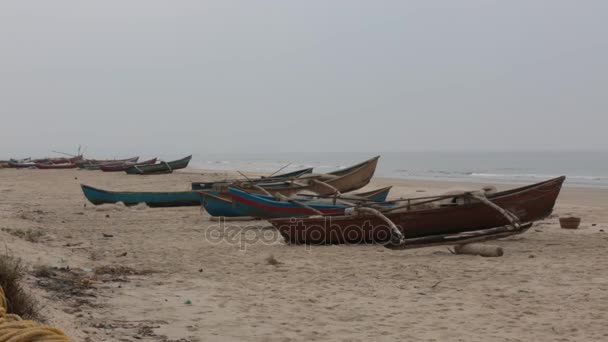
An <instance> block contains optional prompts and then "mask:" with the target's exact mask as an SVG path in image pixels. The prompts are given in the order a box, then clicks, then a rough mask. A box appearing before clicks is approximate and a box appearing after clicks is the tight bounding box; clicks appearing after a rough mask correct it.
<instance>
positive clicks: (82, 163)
mask: <svg viewBox="0 0 608 342" xmlns="http://www.w3.org/2000/svg"><path fill="white" fill-rule="evenodd" d="M138 160H139V157H132V158H127V159H100V160H97V159H80V160H79V161H76V162H74V164H76V166H78V168H80V169H88V170H98V169H99V167H98V166H99V165H102V164H112V163H137V161H138Z"/></svg>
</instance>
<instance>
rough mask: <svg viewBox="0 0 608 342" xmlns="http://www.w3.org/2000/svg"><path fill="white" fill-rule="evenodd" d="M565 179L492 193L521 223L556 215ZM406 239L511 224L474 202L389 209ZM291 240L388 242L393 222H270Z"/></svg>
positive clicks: (350, 219) (358, 219)
mask: <svg viewBox="0 0 608 342" xmlns="http://www.w3.org/2000/svg"><path fill="white" fill-rule="evenodd" d="M564 180H565V177H559V178H556V179H552V180H549V181H546V182H542V183H538V184H534V185H531V186H527V187H523V188H518V189H513V190H509V191H505V192H500V193H496V194H494V195H492V196H488V199H489V200H491V201H492V202H493V203H495V204H496V205H498V206H500V207H501V208H504V209H507V210H509V211H510V212H512V213H513V214H515V215H517V217H518V218H519V220H520V221H521V222H533V221H537V220H541V219H543V218H545V217H547V216H548V215H550V214H551V212H552V210H553V207H554V205H555V202H556V200H557V197H558V195H559V192H560V189H561V186H562V184H563V182H564ZM386 216H387V217H388V218H389V219H390V220H391V221H392V222H393V223H395V225H396V226H397V227H398V228H399V229H400V230H401V232H402V233H403V235H404V237H405V238H418V237H424V236H432V235H440V234H454V233H461V232H468V231H478V230H483V229H490V228H494V227H500V226H505V225H508V224H510V222H509V221H508V220H507V219H506V218H505V217H504V216H503V215H501V214H499V213H498V212H497V211H496V210H495V209H492V208H490V207H489V206H487V205H485V204H483V203H479V202H473V203H469V204H465V205H456V206H449V207H441V208H434V209H423V210H412V211H404V212H399V213H396V212H395V213H388V214H386ZM270 222H271V224H272V225H273V226H275V227H276V228H277V229H278V231H279V232H280V233H281V235H282V236H283V237H284V238H285V239H286V241H288V242H290V243H294V244H300V243H305V244H341V243H385V242H388V241H389V239H390V238H391V231H390V229H389V227H388V225H387V224H386V223H385V222H384V221H382V220H381V219H379V218H377V217H375V216H338V217H331V216H329V217H318V218H316V217H315V218H299V219H274V220H270Z"/></svg>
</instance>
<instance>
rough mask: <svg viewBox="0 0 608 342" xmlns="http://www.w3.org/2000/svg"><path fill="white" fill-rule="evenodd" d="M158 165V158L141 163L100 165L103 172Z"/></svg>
mask: <svg viewBox="0 0 608 342" xmlns="http://www.w3.org/2000/svg"><path fill="white" fill-rule="evenodd" d="M155 163H156V158H153V159H149V160H144V161H141V162H120V163H110V164H101V165H99V169H100V170H101V171H103V172H119V171H126V170H127V169H129V168H131V167H133V166H144V165H152V164H155Z"/></svg>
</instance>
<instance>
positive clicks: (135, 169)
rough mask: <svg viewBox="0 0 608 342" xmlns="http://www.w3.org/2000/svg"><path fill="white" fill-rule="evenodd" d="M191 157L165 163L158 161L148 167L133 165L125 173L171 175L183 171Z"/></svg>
mask: <svg viewBox="0 0 608 342" xmlns="http://www.w3.org/2000/svg"><path fill="white" fill-rule="evenodd" d="M191 159H192V156H191V155H190V156H187V157H186V158H182V159H178V160H174V161H170V162H165V161H160V162H158V163H156V164H150V165H141V166H137V165H134V166H132V167H130V168H128V169H126V170H125V172H126V173H127V174H129V175H153V174H163V173H172V172H173V171H174V170H178V169H184V168H186V167H187V166H188V163H190V160H191Z"/></svg>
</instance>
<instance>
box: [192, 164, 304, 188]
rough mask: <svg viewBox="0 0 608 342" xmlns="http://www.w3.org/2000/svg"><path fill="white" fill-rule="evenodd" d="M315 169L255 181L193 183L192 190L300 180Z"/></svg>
mask: <svg viewBox="0 0 608 342" xmlns="http://www.w3.org/2000/svg"><path fill="white" fill-rule="evenodd" d="M312 170H313V168H312V167H309V168H305V169H301V170H297V171H292V172H287V173H283V174H280V175H276V176H274V175H273V176H269V177H260V178H255V179H246V180H245V179H226V180H221V181H215V182H192V190H213V188H214V187H216V186H219V185H222V184H223V185H226V186H229V185H230V184H235V183H240V182H248V183H255V184H263V183H268V182H273V181H274V182H276V181H282V180H289V179H294V178H298V177H302V176H303V175H307V174H310V173H312Z"/></svg>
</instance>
